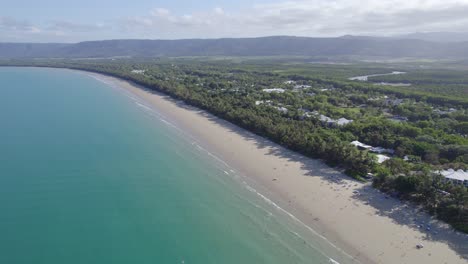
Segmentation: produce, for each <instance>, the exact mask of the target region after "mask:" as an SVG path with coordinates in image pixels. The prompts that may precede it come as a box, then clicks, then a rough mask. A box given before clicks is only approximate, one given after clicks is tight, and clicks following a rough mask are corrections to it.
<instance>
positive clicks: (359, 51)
mask: <svg viewBox="0 0 468 264" xmlns="http://www.w3.org/2000/svg"><path fill="white" fill-rule="evenodd" d="M280 55H281V56H329V57H333V56H365V57H391V58H395V57H414V58H460V57H463V58H468V42H465V43H437V42H430V41H424V40H418V39H398V38H377V37H355V36H344V37H339V38H308V37H286V36H278V37H262V38H224V39H183V40H104V41H87V42H80V43H76V44H35V43H28V44H24V43H0V58H3V59H5V58H96V57H116V56H131V57H160V56H280Z"/></svg>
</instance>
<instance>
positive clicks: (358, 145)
mask: <svg viewBox="0 0 468 264" xmlns="http://www.w3.org/2000/svg"><path fill="white" fill-rule="evenodd" d="M351 145H354V146H356V147H357V148H358V149H363V150H364V149H371V148H372V146H370V145H366V144H364V143H361V142H359V141H357V140H355V141H353V142H351Z"/></svg>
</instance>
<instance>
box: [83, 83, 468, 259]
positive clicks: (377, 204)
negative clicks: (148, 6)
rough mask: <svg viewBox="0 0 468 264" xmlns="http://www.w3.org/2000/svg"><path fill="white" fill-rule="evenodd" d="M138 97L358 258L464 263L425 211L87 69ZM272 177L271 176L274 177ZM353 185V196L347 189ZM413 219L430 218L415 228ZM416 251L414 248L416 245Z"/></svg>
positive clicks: (463, 243)
mask: <svg viewBox="0 0 468 264" xmlns="http://www.w3.org/2000/svg"><path fill="white" fill-rule="evenodd" d="M90 75H94V76H95V77H98V78H99V79H102V80H105V81H106V82H110V83H113V84H116V85H118V86H119V87H121V88H123V89H125V90H127V91H129V92H131V93H132V94H133V95H135V96H137V97H139V98H140V99H143V100H144V101H145V102H146V103H147V104H149V105H151V106H152V107H153V108H154V109H156V110H157V111H159V112H160V113H162V114H163V115H165V116H166V117H167V118H169V119H170V120H171V121H173V122H174V123H175V124H177V126H179V127H180V128H181V129H183V130H185V131H189V132H190V134H191V135H192V136H194V138H195V139H197V140H198V141H200V142H201V143H202V145H203V147H204V148H206V149H208V150H209V151H211V152H214V153H216V154H217V155H219V156H220V157H221V158H222V159H223V160H225V161H226V162H228V163H229V165H230V166H232V167H234V168H235V169H236V170H238V171H240V172H241V173H242V174H244V175H246V176H248V177H251V178H252V179H254V180H255V181H256V182H258V183H259V184H261V185H262V187H263V189H265V190H267V194H266V195H267V196H268V197H269V198H270V199H271V200H273V201H274V202H275V203H277V204H278V205H280V206H281V207H282V208H284V209H286V210H287V211H288V212H290V213H292V214H294V215H295V216H296V217H298V218H299V219H300V220H301V221H302V222H304V223H305V224H307V225H308V226H310V227H312V228H313V229H314V230H316V231H317V232H319V233H320V234H322V235H323V236H325V237H326V238H327V239H328V240H329V241H331V242H332V243H334V244H335V245H337V246H338V247H339V248H341V249H343V250H344V251H345V252H347V253H348V254H350V255H353V256H355V257H356V259H357V260H359V261H360V262H361V263H391V264H397V263H425V264H430V263H434V264H436V263H437V264H440V263H447V264H455V263H468V261H467V259H466V258H465V259H463V258H462V257H461V255H464V256H465V257H467V255H468V236H467V235H464V234H460V233H458V232H454V231H452V230H451V229H450V228H449V227H448V226H447V225H445V224H442V223H440V222H438V221H435V220H432V219H431V218H430V217H429V216H428V215H426V214H425V213H420V212H417V210H416V208H414V207H413V206H407V205H404V204H403V203H401V202H399V201H397V200H395V199H392V198H388V199H387V198H385V195H384V194H381V193H379V192H378V191H376V190H374V189H372V188H371V187H370V186H369V184H363V183H360V182H357V181H354V180H352V179H350V178H349V177H347V176H345V175H343V174H342V173H340V172H338V171H337V170H335V169H332V168H329V167H328V166H327V165H325V164H324V163H323V162H321V161H318V160H313V159H309V158H306V157H303V156H301V155H299V154H297V153H294V152H291V151H289V150H286V149H285V148H283V147H280V146H278V145H277V144H275V143H272V142H270V141H268V140H265V139H263V138H261V137H259V136H256V135H253V134H252V133H250V132H247V131H246V130H244V129H241V128H239V127H237V126H235V125H233V124H231V123H229V122H226V121H223V120H220V119H219V118H216V117H214V116H213V115H211V114H208V113H206V112H204V111H201V110H199V109H196V108H193V107H189V106H186V105H185V104H183V103H181V102H177V101H175V100H172V99H171V98H169V97H167V96H165V95H162V94H159V93H154V92H149V91H146V90H144V89H143V88H141V87H138V86H137V85H134V84H132V83H129V82H126V81H122V80H119V79H116V78H113V77H108V76H104V75H97V74H90ZM273 179H276V180H273ZM354 191H359V194H356V193H353V192H354ZM415 223H424V224H425V225H426V224H427V223H430V231H426V230H425V229H426V227H425V226H424V227H423V228H419V227H417V226H416V224H415ZM420 243H422V244H424V248H423V249H416V245H417V244H420Z"/></svg>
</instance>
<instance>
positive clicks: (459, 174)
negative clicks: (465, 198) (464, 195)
mask: <svg viewBox="0 0 468 264" xmlns="http://www.w3.org/2000/svg"><path fill="white" fill-rule="evenodd" d="M438 173H440V174H441V175H442V176H444V178H445V179H446V180H447V181H450V182H452V183H453V184H457V185H465V186H466V187H468V172H467V171H463V170H454V169H448V170H443V171H439V172H438Z"/></svg>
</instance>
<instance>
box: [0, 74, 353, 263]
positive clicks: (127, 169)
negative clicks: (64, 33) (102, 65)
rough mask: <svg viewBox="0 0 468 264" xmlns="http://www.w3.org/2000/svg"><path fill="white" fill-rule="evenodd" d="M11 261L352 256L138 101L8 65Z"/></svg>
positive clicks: (5, 220) (3, 135) (5, 138)
mask: <svg viewBox="0 0 468 264" xmlns="http://www.w3.org/2000/svg"><path fill="white" fill-rule="evenodd" d="M0 212H2V213H1V214H0V235H1V239H0V251H1V252H0V263H9V264H16V263H36V264H38V263H44V264H46V263H47V264H55V263H57V264H58V263H60V264H62V263H69V264H74V263H100V264H102V263H187V264H189V263H330V257H332V258H333V259H336V260H338V261H339V262H340V263H350V262H351V261H350V260H349V258H348V257H347V256H346V255H345V254H344V253H343V252H340V250H338V249H336V248H334V247H333V246H332V245H330V244H328V242H326V241H325V240H324V239H323V238H320V237H319V236H317V235H315V234H313V232H312V231H311V230H308V228H307V227H305V226H303V225H301V224H300V223H299V222H298V221H296V220H294V219H293V218H292V217H291V216H289V215H288V214H287V213H285V212H282V211H281V210H280V209H278V208H276V207H275V205H274V204H272V203H270V202H269V201H268V200H267V199H266V197H265V198H263V197H262V196H260V195H259V194H257V193H256V191H255V190H254V189H253V188H251V187H250V186H248V185H246V183H245V181H244V180H243V178H242V176H240V175H237V174H236V171H235V169H233V168H230V167H229V166H228V165H227V164H225V163H223V162H222V161H219V160H217V159H216V158H215V157H213V156H210V155H209V153H207V151H206V150H204V149H203V148H202V147H201V146H199V145H198V144H197V143H196V142H194V141H193V139H191V138H189V137H187V136H186V135H185V134H184V133H183V132H181V131H179V130H177V128H175V127H173V126H172V125H171V123H170V120H165V119H164V118H162V117H161V116H160V115H159V113H157V112H155V111H154V110H153V109H151V108H149V107H148V106H147V105H145V103H144V102H142V101H139V100H138V99H137V98H135V97H132V96H131V95H129V94H127V93H124V92H123V91H121V90H119V89H117V88H115V87H112V86H111V85H108V84H106V83H103V82H100V81H99V80H96V79H94V78H92V77H90V76H87V75H85V74H82V73H77V72H72V71H68V70H57V69H38V68H0Z"/></svg>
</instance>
